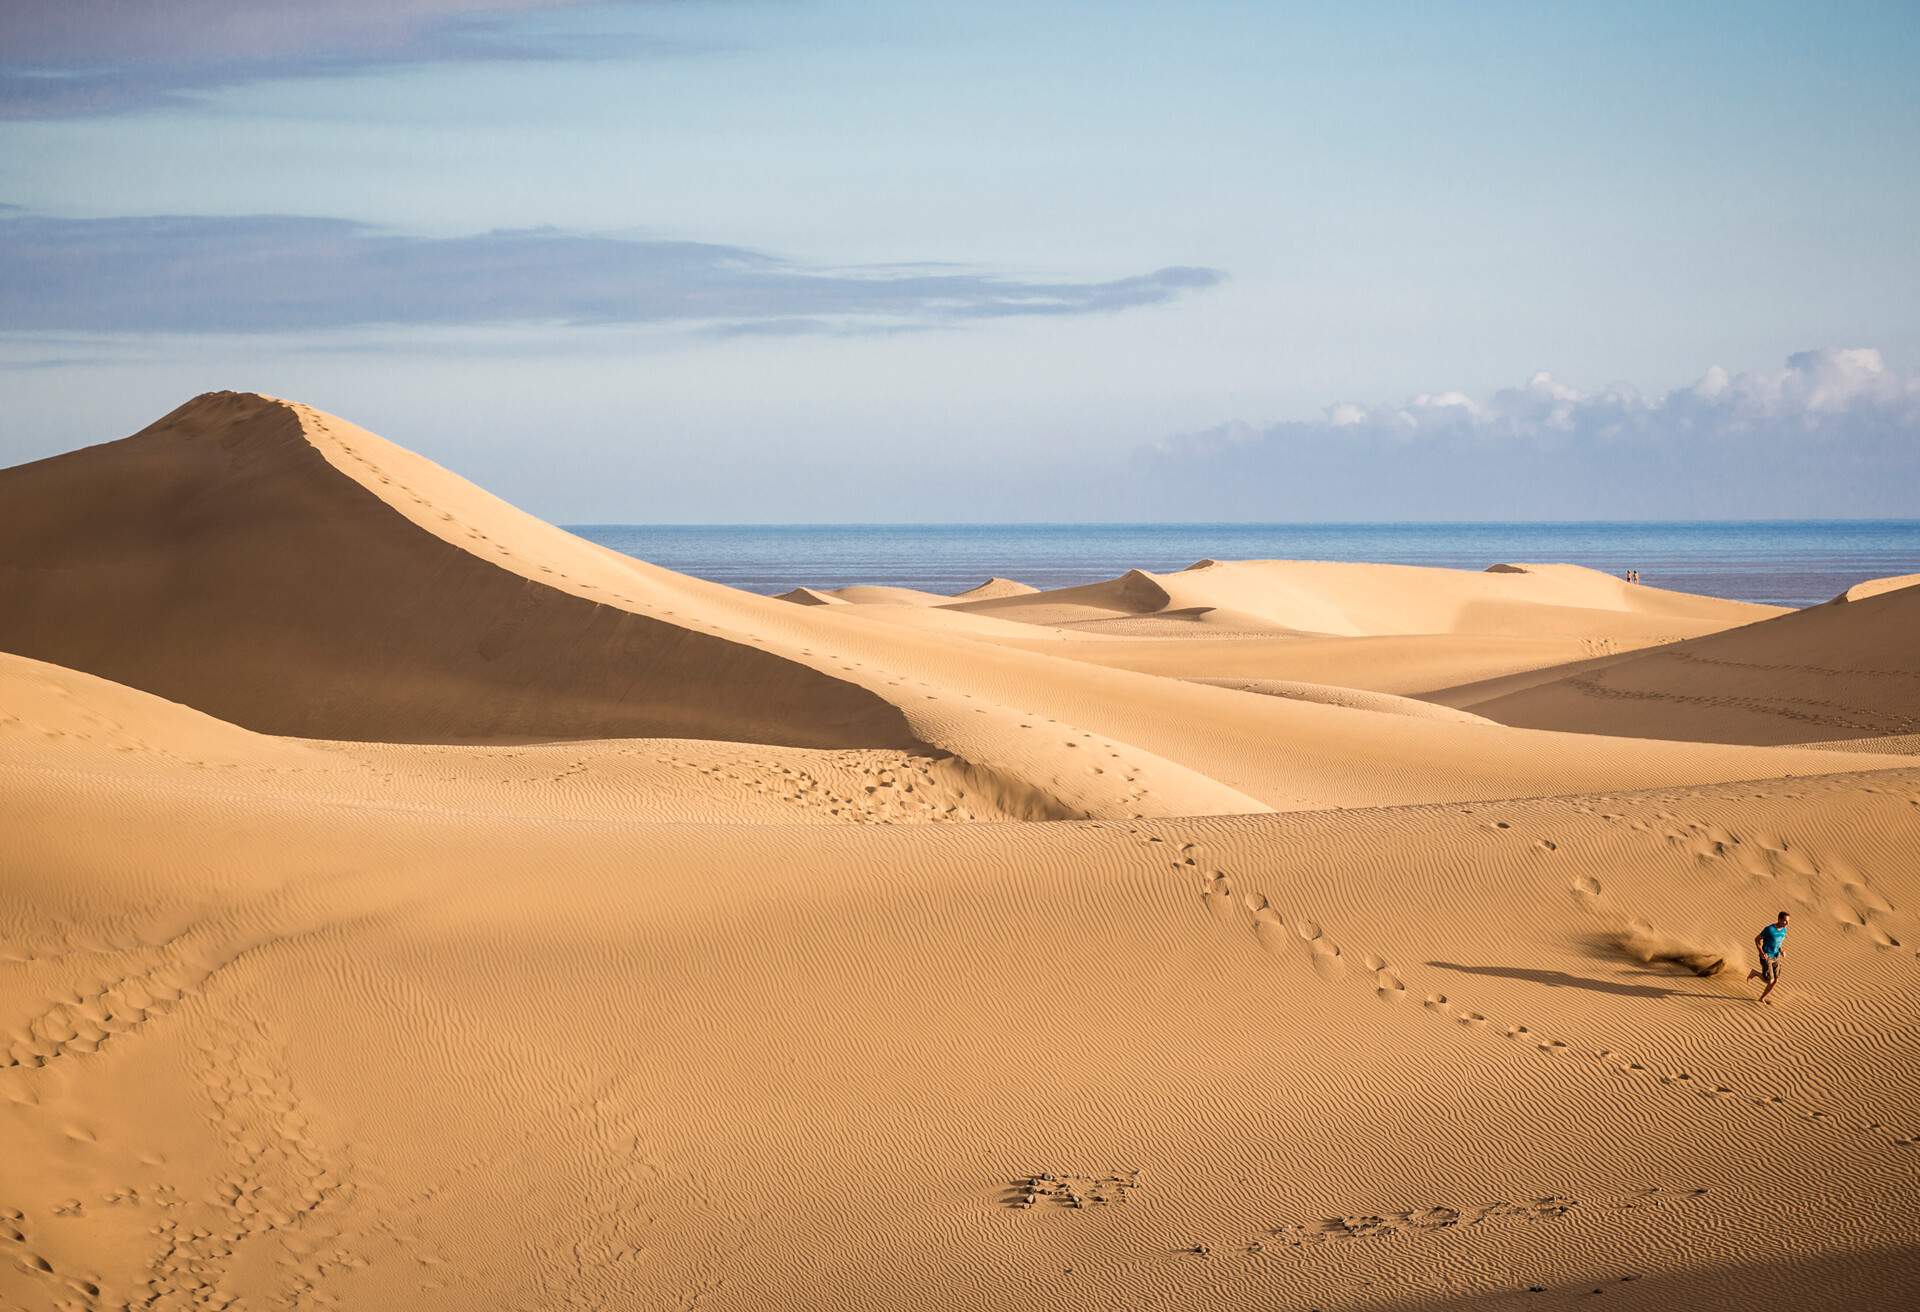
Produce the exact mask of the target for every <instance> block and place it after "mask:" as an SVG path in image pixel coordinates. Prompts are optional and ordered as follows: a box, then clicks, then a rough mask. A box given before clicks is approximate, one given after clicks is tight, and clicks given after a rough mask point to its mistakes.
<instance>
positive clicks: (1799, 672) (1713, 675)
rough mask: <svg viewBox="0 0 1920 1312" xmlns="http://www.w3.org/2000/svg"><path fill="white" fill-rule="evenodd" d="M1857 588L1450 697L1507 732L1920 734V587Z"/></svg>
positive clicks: (1730, 738) (1791, 736) (1793, 736)
mask: <svg viewBox="0 0 1920 1312" xmlns="http://www.w3.org/2000/svg"><path fill="white" fill-rule="evenodd" d="M1916 582H1920V580H1915V579H1912V578H1908V579H1894V580H1883V581H1876V582H1874V583H1868V584H1862V585H1859V586H1857V587H1854V588H1850V589H1848V590H1847V591H1846V592H1845V593H1842V594H1841V595H1840V596H1839V597H1836V598H1835V599H1834V600H1832V601H1830V602H1827V603H1825V604H1824V605H1820V606H1811V607H1808V608H1807V609H1806V610H1801V611H1795V612H1792V613H1791V614H1787V615H1783V616H1780V617H1778V618H1776V619H1770V620H1766V621H1763V622H1761V623H1758V624H1752V625H1748V626H1746V627H1743V628H1739V629H1734V630H1731V631H1728V632H1725V633H1717V634H1711V635H1709V636H1706V637H1702V638H1695V639H1692V640H1690V641H1687V642H1682V643H1676V644H1674V645H1672V646H1667V647H1660V648H1657V649H1655V650H1652V651H1644V652H1637V653H1633V654H1630V655H1626V656H1617V657H1612V658H1606V659H1600V660H1595V661H1590V662H1585V663H1583V664H1581V665H1577V666H1573V667H1570V668H1568V669H1565V670H1561V671H1540V672H1536V673H1535V674H1532V675H1527V676H1522V677H1521V678H1519V679H1515V680H1494V681H1491V682H1489V683H1484V684H1478V685H1469V686H1466V687H1461V688H1455V689H1450V690H1447V691H1445V692H1442V693H1440V694H1437V695H1436V696H1435V698H1434V700H1435V701H1439V702H1443V703H1445V704H1446V705H1449V706H1455V707H1462V708H1467V709H1471V710H1472V711H1474V712H1475V713H1476V714H1479V715H1484V716H1487V717H1489V718H1490V719H1494V720H1498V721H1500V722H1501V723H1503V724H1513V725H1524V726H1529V727H1534V728H1543V729H1570V730H1575V731H1578V732H1581V733H1596V734H1633V735H1640V736H1643V737H1647V738H1667V739H1688V740H1693V741H1703V742H1727V743H1803V742H1822V741H1832V740H1844V741H1855V740H1866V739H1870V738H1873V737H1876V736H1880V735H1889V736H1898V735H1905V734H1911V733H1914V732H1916V731H1920V586H1914V584H1915V583H1916Z"/></svg>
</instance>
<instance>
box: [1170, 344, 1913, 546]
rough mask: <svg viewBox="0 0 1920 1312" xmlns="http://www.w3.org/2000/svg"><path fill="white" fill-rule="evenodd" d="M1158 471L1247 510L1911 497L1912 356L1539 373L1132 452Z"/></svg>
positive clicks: (1690, 509)
mask: <svg viewBox="0 0 1920 1312" xmlns="http://www.w3.org/2000/svg"><path fill="white" fill-rule="evenodd" d="M1138 461H1139V463H1140V464H1142V465H1143V466H1144V467H1145V468H1146V469H1147V470H1148V471H1150V476H1151V479H1152V482H1153V485H1154V486H1155V487H1156V488H1159V489H1162V490H1163V491H1164V492H1166V493H1167V494H1169V495H1186V496H1190V497H1204V498H1206V499H1207V500H1208V501H1209V503H1210V504H1212V505H1213V506H1214V507H1215V509H1216V510H1217V511H1218V512H1219V513H1222V514H1226V515H1230V516H1234V517H1240V518H1259V519H1289V518H1301V519H1323V520H1324V519H1342V518H1357V519H1371V518H1387V517H1408V518H1423V519H1460V518H1489V519H1540V518H1552V517H1555V516H1566V517H1569V518H1594V517H1596V516H1602V517H1605V516H1616V517H1673V518H1696V517H1707V518H1741V517H1748V516H1751V517H1772V516H1792V515H1808V514H1821V513H1838V514H1852V515H1862V514H1867V515H1872V514H1879V515H1912V514H1915V513H1920V500H1916V498H1915V493H1914V489H1915V488H1916V487H1920V373H1911V372H1902V371H1899V370H1896V369H1892V368H1889V367H1888V365H1887V363H1886V361H1885V360H1884V359H1883V358H1882V357H1881V354H1880V352H1879V351H1877V350H1872V349H1867V348H1828V349H1824V350H1816V351H1804V352H1801V353H1799V354H1796V355H1792V356H1789V357H1788V358H1787V361H1786V363H1785V365H1784V367H1782V368H1779V369H1772V370H1753V371H1749V372H1743V373H1730V372H1728V371H1727V370H1725V369H1722V368H1718V367H1716V368H1713V369H1709V370H1708V371H1707V372H1706V374H1705V375H1704V376H1703V377H1701V378H1700V380H1699V381H1698V382H1696V383H1694V384H1692V385H1691V386H1688V387H1681V388H1676V389H1675V390H1673V391H1670V392H1667V393H1665V394H1664V395H1659V396H1648V395H1645V394H1643V393H1641V392H1640V391H1638V390H1637V389H1635V388H1633V387H1630V386H1627V385H1625V384H1615V385H1613V386H1609V387H1603V388H1598V389H1595V390H1585V389H1582V388H1578V387H1574V386H1571V385H1569V384H1567V383H1564V382H1562V381H1560V380H1559V379H1556V378H1554V377H1553V376H1552V375H1551V374H1546V373H1538V374H1535V375H1534V376H1533V377H1532V378H1531V379H1529V380H1528V381H1527V382H1526V384H1525V385H1523V386H1520V387H1514V388H1507V389H1504V390H1502V391H1498V392H1495V393H1494V394H1493V395H1492V396H1491V397H1488V398H1486V399H1484V400H1476V399H1475V398H1473V397H1471V396H1468V395H1467V394H1466V393H1464V392H1460V391H1443V392H1428V393H1421V394H1419V395H1417V396H1414V397H1411V398H1409V399H1408V400H1406V401H1404V402H1402V403H1400V404H1398V405H1372V406H1370V405H1358V404H1340V405H1334V406H1330V407H1328V408H1327V410H1326V411H1325V412H1324V414H1323V415H1322V417H1320V418H1318V419H1313V420H1306V421H1294V422H1287V423H1278V424H1272V425H1269V426H1267V427H1264V428H1259V427H1254V426H1252V425H1248V424H1227V425H1222V426H1220V427H1217V428H1213V429H1209V430H1206V431H1204V432H1199V433H1193V434H1188V435H1185V436H1181V437H1176V438H1172V439H1169V440H1167V441H1164V442H1161V443H1158V444H1156V445H1155V446H1153V447H1152V448H1149V449H1147V450H1145V451H1142V452H1140V453H1138Z"/></svg>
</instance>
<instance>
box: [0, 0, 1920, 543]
mask: <svg viewBox="0 0 1920 1312" xmlns="http://www.w3.org/2000/svg"><path fill="white" fill-rule="evenodd" d="M153 11H164V12H158V13H156V12H153ZM0 52H3V53H0V202H4V203H6V204H8V205H11V206H14V207H18V208H15V209H9V210H5V211H0V395H4V396H5V398H6V401H5V404H4V406H3V407H0V414H4V416H5V423H4V426H3V427H0V463H11V462H13V461H17V460H22V459H30V458H34V457H37V456H41V455H45V454H50V453H52V452H54V451H58V450H62V449H66V448H68V447H71V446H75V445H80V444H83V443H86V442H91V441H97V440H101V439H104V438H108V437H113V436H119V435H122V434H124V433H127V432H130V431H132V430H133V429H135V428H137V427H139V426H141V425H142V424H144V423H145V422H147V421H149V420H151V419H152V418H154V417H156V416H157V415H159V414H161V413H163V412H165V411H166V410H168V409H170V408H172V406H174V405H175V404H178V403H179V402H180V401H181V400H184V399H185V398H186V397H188V396H190V395H192V394H194V393H196V392H199V391H202V390H207V389H209V388H216V387H242V388H252V389H258V390H263V391H270V392H276V393H278V394H281V395H288V396H292V397H296V398H298V399H301V400H305V401H308V402H310V403H312V404H315V405H318V406H321V407H323V408H326V409H331V410H334V411H337V412H339V413H341V414H343V415H345V416H347V417H349V418H351V419H354V420H355V421H357V422H360V423H362V424H365V425H366V426H368V427H370V428H373V429H375V430H376V431H379V432H382V433H384V434H386V435H387V436H389V437H392V438H394V439H395V440H397V441H401V442H404V443H406V444H408V445H410V446H414V447H416V448H418V449H420V450H422V451H425V452H426V453H427V454H429V455H431V456H433V457H434V458H436V459H438V460H441V461H442V462H443V463H446V464H448V465H450V466H452V467H453V468H455V469H457V470H459V471H460V472H462V473H464V474H466V475H468V476H469V477H472V478H475V479H476V480H477V481H480V482H482V483H483V484H485V485H487V486H489V487H491V488H492V489H493V490H495V491H497V492H499V493H501V494H502V495H505V496H507V497H509V498H510V499H513V500H516V501H518V502H520V503H521V504H523V505H526V506H527V507H528V508H529V509H532V510H534V511H536V512H537V513H540V514H543V515H546V516H548V517H550V518H556V519H561V520H565V521H575V522H577V521H645V520H663V519H674V520H709V521H730V520H791V519H825V520H836V519H857V520H876V519H879V520H907V519H943V520H944V519H976V518H979V519H1005V518H1012V519H1034V518H1062V519H1075V518H1081V519H1111V518H1132V517H1152V518H1169V519H1193V518H1206V517H1207V516H1208V509H1209V506H1210V505H1214V504H1218V505H1221V506H1226V507H1228V508H1230V510H1231V513H1232V514H1233V515H1234V516H1235V517H1246V518H1262V517H1267V516H1280V517H1287V518H1352V517H1369V516H1370V515H1373V514H1377V515H1379V516H1382V517H1407V518H1454V517H1482V516H1494V517H1505V518H1529V517H1536V516H1539V517H1555V516H1566V515H1573V516H1582V517H1585V516H1592V517H1615V516H1631V515H1635V514H1668V513H1684V512H1685V507H1686V506H1687V505H1689V504H1697V505H1699V511H1698V513H1702V514H1706V515H1709V516H1736V515H1739V514H1743V513H1756V514H1761V513H1764V514H1796V513H1803V514H1809V515H1814V514H1833V515H1847V514H1901V513H1908V514H1920V497H1916V496H1915V495H1914V494H1913V492H1912V491H1911V489H1912V488H1913V487H1915V486H1920V454H1916V451H1917V450H1920V430H1917V427H1916V425H1917V422H1920V383H1916V378H1920V309H1917V308H1916V307H1920V243H1916V242H1915V241H1914V239H1913V235H1912V234H1913V230H1914V226H1915V220H1914V216H1915V215H1916V214H1920V162H1917V161H1920V79H1916V78H1914V77H1913V76H1912V69H1913V68H1914V67H1916V66H1920V11H1916V10H1915V8H1914V6H1912V5H1911V4H1881V5H1875V4H1839V5H1834V6H1820V7H1814V6H1804V5H1798V6H1794V5H1772V4H1763V3H1743V4H1729V5H1714V4H1686V5H1680V4H1650V5H1635V4H1612V5H1604V6H1601V5H1592V6H1583V7H1577V6H1571V5H1541V4H1499V3H1492V4H1472V5H1466V4H1461V5H1454V4H1420V5H1413V4H1408V5H1295V6H1289V5H1276V4H1241V5H1228V4H1207V3H1193V4H1188V5H1183V6H1167V5H1147V4H1125V3H1119V4H1103V5H1049V4H1042V3H1030V4H1022V5H1003V4H997V3H980V4H974V5H969V6H956V7H942V8H935V7H931V6H923V5H911V6H908V5H892V6H886V5H872V4H864V5H862V4H842V3H810V2H808V0H791V2H788V3H755V2H754V0H742V2H739V3H734V2H730V0H709V2H703V0H648V2H645V3H629V4H589V5H577V4H568V3H564V2H561V0H554V2H550V3H513V2H511V0H481V2H479V3H475V2H474V0H386V2H385V3H375V2H374V0H338V3H335V4H331V5H327V6H310V5H294V4H291V3H286V2H285V0H246V2H245V3H243V2H242V0H175V2H174V3H171V4H168V5H139V4H135V3H133V2H132V0H66V2H65V3H48V2H46V0H25V3H15V4H12V5H8V6H5V7H4V9H0ZM1849 352H1851V353H1849ZM1863 352H1875V353H1877V354H1873V355H1871V356H1869V355H1867V354H1863ZM1794 360H1797V361H1799V363H1797V364H1796V363H1793V361H1794ZM1715 368H1719V369H1723V370H1725V371H1727V376H1728V378H1729V379H1730V380H1732V381H1731V382H1730V384H1729V386H1728V387H1726V388H1724V389H1719V390H1716V389H1715V388H1714V387H1713V386H1711V385H1710V382H1711V379H1712V378H1713V377H1714V376H1715V375H1712V374H1710V373H1709V371H1710V370H1711V369H1715ZM1543 371H1544V372H1546V373H1547V374H1549V375H1550V379H1549V383H1548V384H1547V386H1548V387H1549V388H1550V389H1551V388H1558V389H1560V390H1562V391H1564V392H1566V393H1567V394H1568V397H1569V398H1571V399H1568V398H1563V399H1562V402H1561V403H1560V406H1559V408H1558V409H1555V408H1554V407H1553V406H1551V405H1549V406H1547V407H1546V408H1545V409H1540V410H1538V413H1535V412H1534V411H1532V410H1527V409H1526V407H1520V411H1524V412H1525V413H1524V415H1523V416H1522V418H1521V419H1518V420H1516V419H1515V417H1514V416H1515V414H1516V413H1519V411H1516V409H1515V407H1514V405H1513V404H1511V403H1502V402H1501V401H1500V397H1501V396H1503V395H1508V396H1511V395H1521V394H1528V395H1531V394H1532V393H1533V392H1538V391H1539V384H1538V383H1537V381H1536V382H1530V381H1529V380H1533V379H1535V375H1537V374H1539V373H1541V372H1543ZM1703 386H1704V390H1703ZM1529 389H1532V391H1531V392H1530V390H1529ZM1455 395H1457V396H1459V397H1460V398H1462V399H1463V400H1464V401H1465V402H1466V403H1467V406H1468V408H1467V409H1465V410H1462V409H1460V408H1458V407H1454V408H1452V409H1448V408H1447V407H1446V406H1445V405H1440V406H1436V405H1435V404H1434V398H1445V397H1451V396H1455ZM1626 395H1631V396H1632V397H1633V398H1635V400H1634V402H1633V403H1632V404H1626V403H1623V402H1621V401H1620V400H1619V398H1620V397H1622V396H1626ZM1703 397H1704V398H1707V399H1706V400H1704V401H1703V400H1701V399H1700V398H1703ZM1422 398H1425V399H1424V400H1422ZM1608 398H1612V399H1611V400H1609V399H1608ZM1702 405H1704V406H1706V407H1707V410H1706V411H1704V412H1703V411H1701V410H1700V407H1701V406H1702ZM1714 407H1718V409H1715V408H1714ZM1353 414H1360V415H1365V416H1370V417H1369V418H1367V419H1366V421H1365V422H1354V421H1352V420H1351V415H1353ZM1409 414H1410V415H1413V416H1415V419H1414V420H1413V421H1402V420H1396V419H1390V418H1382V416H1393V415H1409ZM1434 414H1446V415H1448V416H1449V417H1450V420H1451V421H1458V422H1448V423H1445V424H1437V423H1434V422H1431V417H1432V415H1434ZM1703 415H1704V417H1703ZM1337 416H1349V419H1348V421H1346V422H1339V421H1337ZM1462 416H1465V418H1464V419H1463V418H1462ZM1223 434H1225V435H1231V436H1230V438H1223V437H1222V435H1223ZM1410 442H1411V443H1416V444H1418V445H1417V449H1415V448H1409V447H1407V446H1406V445H1405V444H1406V443H1410ZM1622 443H1624V445H1622ZM1396 444H1398V445H1396ZM1276 452H1278V453H1279V454H1276ZM1302 452H1310V453H1311V457H1312V458H1311V460H1310V461H1309V462H1308V463H1309V464H1310V466H1311V467H1312V468H1313V469H1314V470H1315V471H1317V475H1318V476H1319V477H1320V478H1321V479H1322V480H1323V484H1322V485H1321V486H1319V487H1316V488H1315V489H1312V490H1310V491H1309V492H1306V493H1303V492H1302V491H1301V489H1299V488H1297V487H1286V488H1284V489H1283V488H1282V486H1281V485H1282V484H1284V483H1286V482H1287V480H1286V479H1285V477H1284V471H1285V470H1286V469H1287V468H1289V467H1299V464H1298V462H1299V461H1300V459H1301V453H1302ZM1396 453H1398V458H1397V457H1396ZM1769 468H1773V469H1775V470H1776V471H1777V472H1774V473H1769V472H1768V471H1769ZM1653 469H1658V470H1659V471H1660V479H1659V480H1658V486H1654V485H1653V481H1652V480H1650V479H1648V478H1647V477H1645V476H1644V475H1645V473H1646V471H1649V470H1653ZM1636 471H1638V472H1637V473H1636ZM1686 486H1694V487H1696V488H1697V487H1702V486H1704V487H1708V488H1711V489H1714V490H1715V491H1716V493H1717V495H1715V496H1714V497H1711V498H1708V499H1707V501H1706V503H1705V504H1701V500H1700V498H1698V497H1693V498H1691V499H1690V498H1688V497H1684V496H1679V495H1676V494H1675V488H1676V487H1686ZM1268 488H1271V489H1272V493H1271V495H1268V494H1267V493H1266V491H1264V489H1268ZM1675 507H1679V510H1677V511H1676V509H1675Z"/></svg>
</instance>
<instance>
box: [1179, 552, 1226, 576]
mask: <svg viewBox="0 0 1920 1312" xmlns="http://www.w3.org/2000/svg"><path fill="white" fill-rule="evenodd" d="M1219 568H1220V562H1219V561H1217V560H1215V559H1214V558H1213V557H1212V556H1207V557H1204V558H1202V559H1200V560H1196V561H1194V562H1193V564H1191V565H1189V566H1187V567H1186V568H1185V569H1183V570H1181V571H1180V572H1181V573H1182V574H1191V573H1193V572H1194V571H1195V570H1202V569H1219Z"/></svg>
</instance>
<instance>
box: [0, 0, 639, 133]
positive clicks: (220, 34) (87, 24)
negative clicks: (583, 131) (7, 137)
mask: <svg viewBox="0 0 1920 1312" xmlns="http://www.w3.org/2000/svg"><path fill="white" fill-rule="evenodd" d="M638 3H640V0H324V2H319V0H164V3H162V2H161V0H11V2H10V3H6V4H0V119H7V118H11V119H31V118H71V117H82V116H88V115H96V114H113V113H124V112H128V111H132V110H140V109H150V108H154V107H157V106H165V105H178V104H185V103H190V102H191V101H192V99H193V97H194V96H195V95H196V94H198V93H202V92H206V91H211V90H214V89H217V88H220V87H228V86H236V85H240V84H243V83H248V82H256V81H260V80H263V79H268V78H283V77H310V76H316V75H324V74H329V73H352V72H359V71H364V70H366V69H371V68H380V67H388V66H395V65H405V64H424V63H442V62H473V61H476V60H516V59H605V58H609V57H614V56H618V55H628V54H635V53H644V52H646V51H650V50H658V49H663V48H667V47H666V45H665V44H664V43H659V42H654V41H652V40H649V39H648V38H645V37H641V36H635V35H632V34H609V33H605V32H597V33H594V34H593V35H592V36H591V37H585V36H579V35H571V34H567V33H562V32H558V31H551V30H548V31H540V30H534V29H531V28H530V27H529V26H528V20H530V19H533V18H535V17H537V16H538V15H539V14H540V13H541V12H542V11H554V10H561V9H571V8H583V7H586V6H587V5H588V4H597V5H599V6H601V7H605V8H625V7H634V6H636V5H637V4H638Z"/></svg>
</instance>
